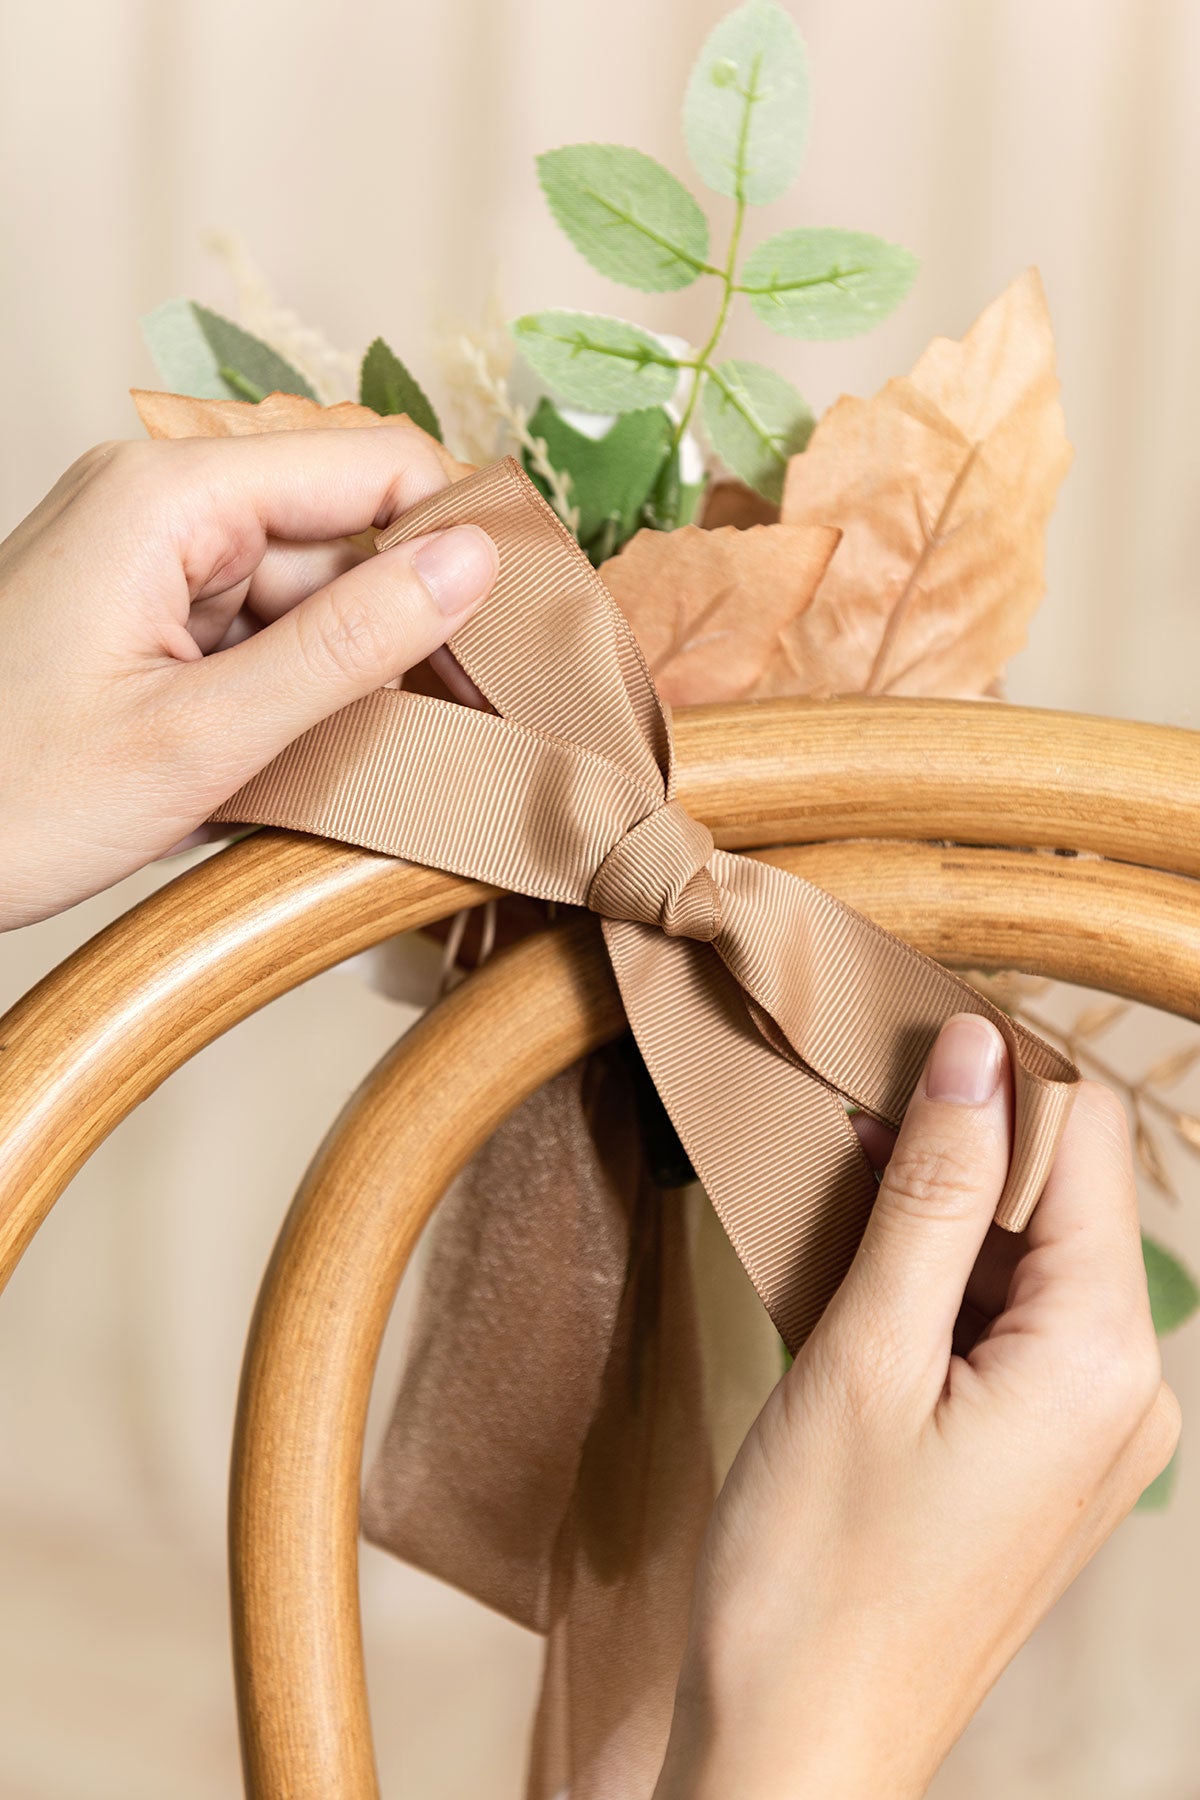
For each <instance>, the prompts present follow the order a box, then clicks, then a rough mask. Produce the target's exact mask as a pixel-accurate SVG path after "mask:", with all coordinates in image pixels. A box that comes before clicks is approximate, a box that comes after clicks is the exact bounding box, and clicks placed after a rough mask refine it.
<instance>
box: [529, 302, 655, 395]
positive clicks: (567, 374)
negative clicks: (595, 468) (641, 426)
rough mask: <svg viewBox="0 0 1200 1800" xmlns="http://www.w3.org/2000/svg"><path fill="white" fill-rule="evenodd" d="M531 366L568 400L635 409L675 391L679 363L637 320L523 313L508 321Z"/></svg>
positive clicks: (581, 313) (579, 314)
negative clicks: (631, 321) (510, 322)
mask: <svg viewBox="0 0 1200 1800" xmlns="http://www.w3.org/2000/svg"><path fill="white" fill-rule="evenodd" d="M509 330H510V331H511V332H512V335H513V337H514V338H515V339H516V341H517V345H518V347H519V348H520V351H521V354H522V355H523V356H524V358H525V360H526V362H527V363H529V365H530V366H531V368H533V369H534V370H536V372H537V373H538V374H539V375H540V376H541V377H542V379H543V380H544V381H545V382H546V383H547V384H548V385H549V386H550V387H552V388H553V389H554V391H555V392H556V393H557V394H558V395H560V396H561V398H562V399H564V400H566V401H567V402H568V403H569V404H570V405H573V406H586V407H590V408H591V410H592V411H593V412H620V413H624V412H636V411H638V409H639V408H640V407H644V406H661V404H662V403H663V401H664V400H669V399H670V398H671V395H672V394H673V393H674V392H675V386H676V383H677V381H678V378H679V364H678V361H677V360H676V358H675V357H673V356H672V355H671V353H670V352H669V351H668V350H665V349H664V348H663V346H662V344H661V343H660V342H659V340H658V339H657V338H655V337H651V335H650V333H649V332H648V331H643V330H642V329H641V327H640V326H639V325H628V324H626V322H625V320H624V319H609V318H605V317H604V316H603V315H602V314H600V313H584V312H543V313H526V314H525V316H524V317H523V318H520V319H514V320H513V322H512V324H511V325H510V326H509Z"/></svg>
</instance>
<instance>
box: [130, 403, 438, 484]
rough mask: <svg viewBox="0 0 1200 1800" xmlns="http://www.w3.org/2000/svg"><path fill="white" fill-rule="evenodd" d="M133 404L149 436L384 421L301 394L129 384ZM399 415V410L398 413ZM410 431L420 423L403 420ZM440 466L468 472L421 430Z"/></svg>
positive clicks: (363, 409)
mask: <svg viewBox="0 0 1200 1800" xmlns="http://www.w3.org/2000/svg"><path fill="white" fill-rule="evenodd" d="M131 392H132V395H133V404H134V406H135V407H136V408H137V413H138V417H139V419H140V420H141V421H142V424H143V425H144V426H145V427H146V430H147V431H148V432H149V434H150V436H151V437H152V438H188V437H255V436H257V435H258V434H259V433H260V432H264V431H321V430H353V429H355V428H357V427H359V426H363V425H383V424H385V423H387V421H386V420H384V419H383V418H381V417H380V415H379V414H378V413H377V412H372V411H371V408H370V407H369V406H358V405H356V403H355V402H354V401H353V400H341V401H339V402H338V404H337V405H336V406H322V405H321V404H320V403H319V402H318V401H316V400H309V399H307V398H306V397H305V396H304V395H303V394H268V395H267V396H266V398H265V399H263V400H259V401H254V400H197V399H195V398H194V397H193V396H192V395H191V394H162V393H157V392H156V391H154V390H153V389H149V388H133V389H132V390H131ZM402 416H404V415H402ZM408 423H409V425H410V426H411V427H412V430H414V431H420V430H421V428H420V426H419V425H413V424H412V421H411V419H410V420H409V421H408ZM421 436H422V437H424V438H425V439H426V440H427V442H428V443H429V445H430V446H431V447H432V449H433V451H434V452H435V454H436V456H437V459H438V461H439V462H440V463H441V465H442V468H443V469H444V470H445V473H446V478H447V480H448V481H458V480H460V479H461V477H462V476H464V475H469V474H470V473H471V465H470V464H469V463H460V462H458V461H457V460H456V459H455V458H454V457H453V456H451V454H450V452H449V451H448V450H447V449H446V447H445V445H444V444H439V443H438V441H437V439H436V438H434V437H430V436H429V434H428V432H424V431H422V432H421Z"/></svg>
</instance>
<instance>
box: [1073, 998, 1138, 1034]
mask: <svg viewBox="0 0 1200 1800" xmlns="http://www.w3.org/2000/svg"><path fill="white" fill-rule="evenodd" d="M1128 1011H1129V1001H1128V1000H1099V1001H1097V1003H1096V1004H1095V1006H1088V1007H1085V1008H1084V1010H1083V1011H1082V1012H1081V1013H1080V1015H1079V1017H1078V1018H1077V1019H1076V1021H1075V1023H1074V1024H1073V1025H1072V1027H1071V1036H1072V1037H1073V1038H1091V1037H1099V1035H1100V1033H1101V1032H1102V1031H1107V1030H1108V1028H1109V1026H1110V1025H1115V1024H1116V1022H1117V1020H1118V1019H1120V1018H1123V1017H1124V1015H1125V1014H1126V1013H1127V1012H1128Z"/></svg>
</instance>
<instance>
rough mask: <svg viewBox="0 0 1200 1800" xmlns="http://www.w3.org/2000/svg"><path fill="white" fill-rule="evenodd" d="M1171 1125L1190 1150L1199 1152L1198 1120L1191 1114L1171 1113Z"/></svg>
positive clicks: (1199, 1125)
mask: <svg viewBox="0 0 1200 1800" xmlns="http://www.w3.org/2000/svg"><path fill="white" fill-rule="evenodd" d="M1171 1124H1172V1125H1173V1126H1174V1128H1175V1130H1176V1131H1177V1132H1178V1134H1179V1136H1180V1137H1181V1138H1182V1139H1183V1141H1184V1143H1185V1144H1186V1145H1187V1146H1188V1148H1189V1149H1190V1150H1200V1119H1197V1118H1194V1117H1193V1116H1192V1114H1191V1113H1183V1112H1180V1113H1172V1114H1171Z"/></svg>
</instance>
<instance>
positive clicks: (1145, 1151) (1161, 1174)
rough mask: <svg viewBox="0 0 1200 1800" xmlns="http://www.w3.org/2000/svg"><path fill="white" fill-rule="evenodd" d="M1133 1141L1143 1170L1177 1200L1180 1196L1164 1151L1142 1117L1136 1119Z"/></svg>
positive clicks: (1170, 1196)
mask: <svg viewBox="0 0 1200 1800" xmlns="http://www.w3.org/2000/svg"><path fill="white" fill-rule="evenodd" d="M1133 1141H1134V1146H1135V1148H1136V1150H1137V1156H1138V1161H1139V1162H1140V1163H1141V1165H1142V1168H1143V1170H1144V1171H1145V1173H1146V1174H1147V1175H1148V1176H1149V1177H1150V1179H1151V1181H1152V1182H1153V1183H1154V1185H1155V1187H1158V1188H1161V1189H1162V1191H1163V1193H1164V1194H1165V1195H1166V1196H1167V1198H1168V1199H1169V1200H1177V1199H1178V1198H1179V1196H1178V1195H1177V1193H1176V1192H1175V1188H1174V1185H1173V1183H1172V1181H1171V1177H1170V1176H1169V1175H1168V1173H1167V1165H1166V1163H1165V1162H1164V1161H1163V1156H1162V1151H1161V1150H1160V1149H1159V1147H1158V1144H1157V1142H1156V1140H1155V1138H1154V1136H1153V1134H1152V1133H1151V1131H1150V1129H1149V1127H1148V1126H1147V1124H1146V1122H1145V1120H1144V1119H1142V1118H1137V1119H1136V1120H1135V1121H1134V1128H1133Z"/></svg>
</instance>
